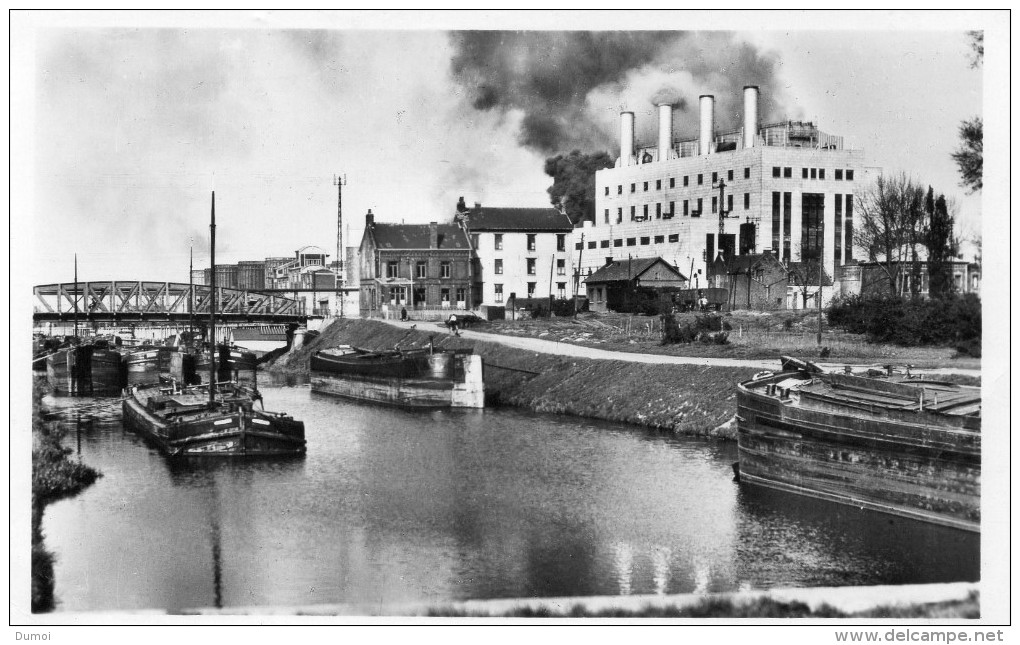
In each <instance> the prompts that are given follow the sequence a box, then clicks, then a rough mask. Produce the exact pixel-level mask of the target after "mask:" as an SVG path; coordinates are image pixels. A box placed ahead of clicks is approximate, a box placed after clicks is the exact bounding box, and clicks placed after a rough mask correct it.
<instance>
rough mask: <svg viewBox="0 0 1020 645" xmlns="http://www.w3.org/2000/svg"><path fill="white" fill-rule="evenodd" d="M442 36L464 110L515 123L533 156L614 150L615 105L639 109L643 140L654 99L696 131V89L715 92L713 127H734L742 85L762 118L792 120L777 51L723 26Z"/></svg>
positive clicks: (686, 129) (689, 133)
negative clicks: (467, 105) (757, 94)
mask: <svg viewBox="0 0 1020 645" xmlns="http://www.w3.org/2000/svg"><path fill="white" fill-rule="evenodd" d="M451 40H452V43H453V47H454V56H453V60H452V63H451V70H452V73H453V76H454V78H455V79H456V81H457V82H458V83H459V84H460V85H461V86H462V87H464V88H465V89H466V90H467V97H468V100H470V101H471V105H472V107H474V108H475V109H477V110H498V111H500V112H501V113H503V114H505V115H507V116H508V117H509V118H515V119H520V125H519V134H518V141H519V143H520V144H521V145H522V146H524V147H525V148H528V149H531V150H534V151H536V152H539V153H542V154H555V153H561V152H567V151H569V150H572V149H581V150H614V149H615V147H616V146H615V144H616V143H617V141H616V128H617V127H618V126H617V124H616V115H617V114H619V113H620V112H621V111H635V112H637V113H638V114H637V117H638V118H637V120H636V123H635V127H636V128H637V131H636V136H637V139H638V141H639V142H642V143H647V144H650V143H652V142H653V141H655V137H656V135H655V134H654V132H653V131H654V129H655V125H656V123H655V121H656V120H655V117H654V116H653V115H654V114H655V112H654V110H655V107H654V106H655V105H659V104H662V103H671V104H673V105H674V109H676V110H677V111H678V112H679V114H678V117H677V118H678V122H677V123H678V132H677V135H678V136H680V137H681V138H686V137H691V138H693V137H696V136H698V135H699V131H698V130H697V129H696V128H697V127H698V119H697V118H696V117H695V116H694V115H693V114H692V112H693V110H692V109H691V108H693V106H694V104H695V101H694V99H695V97H698V96H700V95H701V94H714V95H715V96H716V99H717V101H716V106H715V107H716V112H717V117H716V118H717V119H718V122H717V123H716V124H715V125H716V126H717V127H718V128H719V130H722V131H726V130H735V129H737V128H739V127H740V126H741V124H742V117H743V116H744V109H743V108H744V105H743V102H744V98H745V97H744V96H743V91H742V90H743V88H744V85H745V84H751V83H753V84H754V85H756V86H758V87H760V88H761V89H762V93H763V96H764V101H763V105H761V106H760V108H761V110H760V111H761V113H762V114H763V115H764V116H765V118H766V119H768V120H780V119H785V118H792V119H796V118H800V113H799V111H798V110H791V109H788V108H787V107H786V106H784V104H783V101H784V97H785V90H784V87H783V85H782V83H781V82H780V81H779V78H778V74H777V67H778V59H777V58H776V56H775V55H774V54H771V53H767V52H761V51H759V50H758V48H757V47H755V46H753V45H751V44H749V43H745V42H742V41H740V40H739V39H738V37H737V36H736V35H734V34H731V33H727V32H683V31H660V32H647V31H642V32H614V31H606V32H544V31H543V32H509V31H470V32H455V33H453V34H451ZM621 103H623V104H624V105H623V106H621ZM642 115H648V117H650V118H645V117H643V116H642ZM660 117H661V114H660ZM621 134H622V133H621ZM659 134H660V135H661V128H660V132H659ZM621 139H622V137H621ZM671 139H672V137H671ZM621 156H622V155H621Z"/></svg>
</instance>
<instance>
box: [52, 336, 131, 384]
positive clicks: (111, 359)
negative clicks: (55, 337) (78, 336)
mask: <svg viewBox="0 0 1020 645" xmlns="http://www.w3.org/2000/svg"><path fill="white" fill-rule="evenodd" d="M125 377H126V373H125V369H124V366H123V365H122V364H121V354H120V352H118V351H116V350H112V349H101V348H97V347H93V346H91V345H78V346H76V347H68V348H64V349H61V350H58V351H56V352H54V353H53V354H50V355H49V356H47V357H46V380H47V383H48V384H49V386H50V387H51V388H52V389H53V392H54V393H55V394H58V395H66V396H117V395H119V394H120V391H121V389H122V388H123V387H124V384H125V382H126V379H125Z"/></svg>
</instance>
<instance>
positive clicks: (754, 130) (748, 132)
mask: <svg viewBox="0 0 1020 645" xmlns="http://www.w3.org/2000/svg"><path fill="white" fill-rule="evenodd" d="M757 138H758V86H757V85H745V86H744V147H745V148H753V147H754V144H755V140H756V139H757Z"/></svg>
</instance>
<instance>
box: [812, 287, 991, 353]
mask: <svg viewBox="0 0 1020 645" xmlns="http://www.w3.org/2000/svg"><path fill="white" fill-rule="evenodd" d="M827 313H828V318H829V324H830V325H832V326H834V327H840V328H842V329H845V330H846V331H848V332H851V333H854V334H865V335H867V337H868V340H870V341H872V342H889V343H895V344H897V345H905V346H911V345H943V346H945V345H950V346H957V347H959V346H961V344H966V343H967V342H968V341H977V347H978V349H977V351H978V352H980V341H981V300H980V299H979V298H978V297H977V296H976V295H975V294H972V293H968V294H964V295H951V296H947V297H945V298H933V299H929V300H912V299H906V298H898V297H892V296H883V297H877V298H861V297H860V296H851V297H848V298H840V299H837V300H836V301H834V302H833V303H832V304H831V305H830V306H829V309H828V312H827ZM965 346H966V345H965ZM968 347H969V346H968ZM968 351H969V350H968ZM961 353H962V352H961Z"/></svg>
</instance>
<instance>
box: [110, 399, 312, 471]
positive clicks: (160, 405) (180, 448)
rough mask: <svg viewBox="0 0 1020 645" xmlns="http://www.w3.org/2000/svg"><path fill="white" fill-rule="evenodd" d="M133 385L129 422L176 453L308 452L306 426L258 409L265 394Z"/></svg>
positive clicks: (250, 454)
mask: <svg viewBox="0 0 1020 645" xmlns="http://www.w3.org/2000/svg"><path fill="white" fill-rule="evenodd" d="M213 389H214V392H213V397H210V396H209V386H208V385H200V386H191V387H178V386H171V387H160V386H136V387H131V388H128V390H127V391H126V392H125V397H124V401H123V411H124V422H125V424H126V425H127V426H128V427H129V428H131V429H133V430H135V431H136V432H138V433H139V434H141V435H143V436H144V437H145V438H146V439H148V440H150V441H151V442H152V443H154V444H155V445H156V447H157V448H159V449H160V451H161V452H163V453H164V454H166V455H168V456H170V457H207V456H214V457H234V456H236V457H280V456H287V455H300V454H304V452H305V425H304V423H303V422H302V421H298V420H295V419H294V418H293V417H291V416H290V415H288V414H284V413H282V412H267V411H265V410H260V409H255V406H254V403H255V401H259V402H260V403H261V400H262V397H261V395H259V394H258V392H257V391H256V390H254V389H252V388H247V387H244V386H241V385H238V384H236V383H218V384H216V385H214V386H213Z"/></svg>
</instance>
